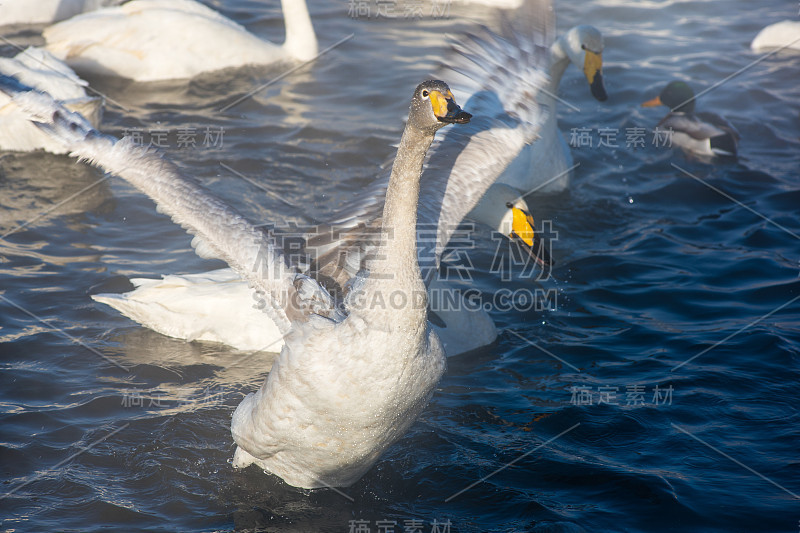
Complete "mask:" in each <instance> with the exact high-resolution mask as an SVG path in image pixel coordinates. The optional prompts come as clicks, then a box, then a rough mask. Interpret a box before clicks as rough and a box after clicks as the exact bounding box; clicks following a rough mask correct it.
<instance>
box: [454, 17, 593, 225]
mask: <svg viewBox="0 0 800 533" xmlns="http://www.w3.org/2000/svg"><path fill="white" fill-rule="evenodd" d="M552 28H554V22H553V21H552V20H547V21H545V22H544V24H543V26H542V28H541V29H540V31H538V32H534V34H533V35H532V36H531V35H525V34H520V32H518V31H517V32H515V31H514V29H513V27H512V26H511V25H508V24H506V25H505V26H504V27H503V30H502V31H501V33H500V35H499V36H496V37H493V38H491V39H489V38H487V37H486V34H489V35H492V34H491V32H489V31H488V30H484V32H483V33H482V34H479V35H478V36H477V37H476V38H473V39H470V40H464V41H463V42H462V43H459V45H458V46H459V48H460V49H461V50H462V57H464V58H466V59H469V60H470V61H472V62H477V63H481V62H487V63H488V62H493V61H498V62H510V61H513V60H514V59H515V55H516V51H515V50H514V47H513V45H512V46H508V45H505V46H503V45H502V44H501V45H498V44H496V43H503V41H506V42H510V43H514V42H518V41H519V40H520V39H524V40H530V39H534V38H535V39H538V38H541V37H540V35H544V36H545V38H546V39H548V41H549V42H547V43H546V44H547V45H549V47H550V52H549V54H550V58H549V67H548V74H549V76H550V82H549V84H548V86H547V87H546V89H545V90H542V91H539V92H538V93H537V99H538V103H539V104H540V105H542V106H543V107H546V108H547V109H548V110H549V113H548V114H547V117H546V120H545V122H544V123H543V124H542V125H541V129H540V132H539V136H540V138H539V139H538V140H537V141H536V142H535V143H532V144H526V145H524V146H523V148H522V149H520V150H518V155H517V157H516V158H515V159H514V161H513V162H512V163H511V164H510V165H509V166H508V167H507V168H506V169H504V171H503V172H501V173H499V175H497V176H496V177H495V179H496V182H497V183H504V184H506V185H508V186H510V187H513V188H514V189H516V190H517V191H519V193H518V194H520V195H528V194H530V193H532V192H534V191H535V192H558V191H562V190H564V189H566V188H567V187H568V186H569V182H570V177H571V176H570V174H571V172H570V169H571V168H572V167H573V160H572V154H571V153H570V150H569V146H568V145H567V143H566V141H565V140H564V137H563V135H562V134H561V132H560V131H559V129H558V115H557V112H556V104H557V100H558V98H557V96H556V95H557V93H558V86H559V84H560V82H561V77H562V76H563V75H564V71H565V70H566V69H567V67H568V66H569V65H570V64H572V65H575V66H576V67H578V68H580V69H581V71H582V72H583V74H584V76H585V77H586V81H587V82H588V83H589V87H590V89H591V93H592V96H594V97H595V98H596V99H597V100H599V101H605V100H606V99H607V94H606V91H605V87H604V84H603V74H602V65H603V60H602V53H603V49H604V43H603V36H602V34H601V33H600V32H599V31H598V30H597V29H596V28H594V27H592V26H576V27H574V28H572V29H570V30H569V31H567V32H566V33H565V34H564V35H562V36H561V37H559V38H558V39H557V40H555V41H554V42H552V37H551V34H552ZM551 43H552V44H551ZM465 67H466V68H465ZM453 68H454V69H455V70H459V71H461V72H466V73H467V78H471V82H472V84H473V85H474V84H476V83H477V84H480V83H482V81H483V80H481V79H480V77H479V76H480V75H482V74H483V73H482V72H481V71H480V70H478V71H477V72H476V71H475V70H474V68H473V69H470V66H469V65H466V66H462V65H461V64H458V63H457V64H454V65H453ZM528 72H532V71H531V70H530V69H529V70H522V71H521V72H519V73H514V72H511V74H510V75H519V76H525V75H526V73H528ZM458 82H459V83H463V84H467V85H469V84H470V80H469V79H467V80H464V79H462V78H458ZM457 96H458V97H459V98H460V99H461V100H462V101H465V102H468V101H469V95H466V98H465V95H463V94H461V93H459V94H458V95H457ZM470 217H471V218H475V219H476V220H479V221H481V220H480V218H479V217H480V213H476V212H473V213H471V214H470Z"/></svg>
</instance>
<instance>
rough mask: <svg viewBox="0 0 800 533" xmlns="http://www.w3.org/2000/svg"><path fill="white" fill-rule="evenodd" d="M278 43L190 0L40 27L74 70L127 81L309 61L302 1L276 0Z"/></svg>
mask: <svg viewBox="0 0 800 533" xmlns="http://www.w3.org/2000/svg"><path fill="white" fill-rule="evenodd" d="M281 6H282V7H283V15H284V19H285V22H286V40H285V41H284V43H283V44H282V45H276V44H273V43H270V42H267V41H264V40H262V39H259V38H258V37H256V36H255V35H253V34H251V33H250V32H248V31H247V30H246V29H245V28H244V27H243V26H241V25H239V24H237V23H236V22H234V21H232V20H230V19H229V18H227V17H224V16H222V15H221V14H219V13H217V12H216V11H214V10H213V9H210V8H208V7H206V6H204V5H203V4H200V3H199V2H196V1H195V0H134V1H132V2H128V3H126V4H123V5H121V6H118V7H109V8H106V9H100V10H97V11H91V12H89V13H84V14H82V15H79V16H77V17H74V18H71V19H69V20H65V21H64V22H60V23H58V24H55V25H53V26H50V27H49V28H47V29H45V31H44V37H45V40H46V41H47V46H46V48H47V50H49V51H50V52H51V53H52V54H53V55H55V56H56V57H58V58H60V59H62V60H63V61H65V62H66V63H67V64H69V65H70V66H71V67H72V68H73V69H75V70H76V71H77V72H80V73H88V74H93V75H112V76H118V77H122V78H130V79H132V80H135V81H158V80H170V79H182V78H192V77H194V76H197V75H198V74H201V73H203V72H212V71H215V70H221V69H224V68H231V67H241V66H245V65H268V64H270V63H275V62H278V61H290V60H296V61H309V60H311V59H314V58H315V57H316V56H317V38H316V36H315V34H314V28H313V26H312V24H311V17H310V16H309V14H308V8H307V7H306V2H305V0H282V1H281Z"/></svg>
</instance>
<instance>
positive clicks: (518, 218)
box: [507, 204, 554, 268]
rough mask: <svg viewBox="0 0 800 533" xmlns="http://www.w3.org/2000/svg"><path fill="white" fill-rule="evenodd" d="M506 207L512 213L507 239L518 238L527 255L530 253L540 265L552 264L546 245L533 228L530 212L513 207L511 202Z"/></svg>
mask: <svg viewBox="0 0 800 533" xmlns="http://www.w3.org/2000/svg"><path fill="white" fill-rule="evenodd" d="M507 207H509V208H510V209H511V212H512V213H513V219H512V221H511V233H510V234H509V235H508V237H509V239H511V240H512V241H513V240H515V239H518V240H519V242H520V244H521V246H522V248H523V249H524V250H525V251H526V252H528V255H530V257H531V258H533V259H534V260H535V261H536V263H537V264H538V265H539V266H540V267H542V268H544V267H549V266H553V264H554V263H553V259H552V257H550V253H549V252H548V251H547V246H545V244H544V242H543V241H542V239H541V238H540V237H539V235H538V234H537V233H536V231H535V230H534V223H533V217H532V216H531V215H530V213H527V212H526V211H524V210H522V209H520V208H518V207H514V206H513V205H511V204H507Z"/></svg>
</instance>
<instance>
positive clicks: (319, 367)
mask: <svg viewBox="0 0 800 533" xmlns="http://www.w3.org/2000/svg"><path fill="white" fill-rule="evenodd" d="M0 90H2V91H4V92H6V93H8V94H12V95H13V100H14V102H15V103H17V104H18V105H19V106H20V107H21V108H23V109H25V110H26V111H27V112H28V113H30V115H31V117H32V119H33V120H36V121H38V122H41V123H42V128H43V129H44V130H45V131H48V132H50V133H52V134H53V135H54V136H55V137H57V138H59V139H60V140H61V141H62V142H63V143H64V144H65V145H67V146H68V147H69V148H70V150H71V151H72V153H74V154H75V155H77V156H79V157H81V158H82V159H84V160H87V161H89V162H91V163H93V164H95V165H97V166H99V167H101V168H104V169H106V170H108V171H110V172H113V173H116V174H118V175H119V176H120V177H122V178H124V179H125V180H127V181H128V182H130V183H131V184H132V185H134V186H135V187H137V188H138V189H140V190H141V191H142V192H144V193H145V194H147V195H148V196H149V197H150V198H152V199H153V200H154V201H155V202H156V204H157V205H158V207H159V209H160V210H161V211H163V212H164V213H166V214H168V215H170V216H171V217H172V219H173V220H174V221H175V222H176V223H178V224H180V225H181V226H182V227H184V228H185V229H186V230H187V231H188V232H189V233H191V234H193V235H194V240H195V241H196V242H202V243H203V245H204V246H205V248H206V250H207V251H209V252H212V253H213V254H214V255H215V256H216V257H219V258H221V259H223V260H225V261H226V262H227V263H228V265H229V266H230V267H231V268H232V269H233V270H234V271H235V272H236V273H237V274H238V275H239V276H241V277H242V278H243V279H245V280H246V281H247V282H248V283H249V284H250V285H251V286H252V287H253V288H254V289H257V290H259V291H261V292H262V293H263V294H264V295H265V297H266V299H267V305H266V306H265V313H266V315H267V316H268V317H269V318H270V319H271V320H272V321H273V322H274V324H275V325H276V326H277V328H278V329H279V331H280V333H281V334H282V335H283V336H284V338H285V345H284V347H283V349H282V350H281V353H280V355H279V356H278V358H277V359H276V360H275V362H274V364H273V366H272V370H271V371H270V373H269V375H268V376H267V378H266V380H265V381H264V384H263V386H262V387H261V388H260V389H259V390H258V391H257V392H256V393H254V394H250V395H248V396H247V397H246V398H245V399H244V400H243V401H242V403H241V404H240V405H239V407H238V408H237V409H236V412H235V413H234V415H233V420H232V424H231V433H232V434H233V438H234V440H235V441H236V443H237V444H238V448H237V450H236V453H235V455H234V460H233V464H234V466H235V467H244V466H247V465H248V464H251V463H255V464H257V465H258V466H260V467H262V468H264V469H266V470H268V471H270V472H272V473H274V474H277V475H278V476H280V477H282V478H283V479H284V480H285V481H286V482H287V483H289V484H291V485H295V486H300V487H308V488H314V487H323V486H347V485H349V484H351V483H353V482H354V481H356V480H357V479H358V478H359V477H361V476H362V475H363V474H364V472H366V470H368V469H369V467H370V466H371V465H372V464H373V463H374V462H375V461H376V460H377V459H378V457H379V456H380V455H381V454H382V453H383V451H384V450H385V449H386V448H387V447H388V446H389V445H390V444H392V443H393V442H394V441H395V440H397V439H398V438H399V437H400V436H401V435H402V434H403V433H405V431H406V430H407V429H408V427H409V426H410V425H411V424H412V423H413V422H414V420H415V419H416V417H417V416H418V414H419V413H420V411H421V410H422V409H423V407H424V406H425V405H426V403H427V402H428V400H429V399H430V396H431V394H432V393H433V388H434V386H435V385H436V383H437V382H438V381H439V379H440V377H441V375H442V373H443V372H444V367H445V357H444V349H443V348H442V345H441V343H440V342H439V339H438V338H437V336H436V334H435V333H433V332H432V331H431V330H430V328H429V326H428V322H427V318H426V316H427V313H426V302H425V296H424V295H425V286H424V284H423V281H422V278H421V276H420V269H419V265H418V264H417V249H416V221H417V201H418V198H419V178H420V175H421V173H422V165H423V163H424V160H425V154H426V152H427V149H428V148H429V147H430V144H431V142H432V141H433V137H434V134H435V132H436V131H437V130H438V129H439V128H441V127H442V126H444V125H445V123H446V122H463V121H465V120H468V118H469V116H468V115H465V114H464V113H462V112H461V110H460V109H459V108H458V107H457V106H455V103H454V101H453V100H452V95H451V93H450V90H449V88H448V87H447V85H445V84H444V83H443V82H439V81H430V82H425V83H423V84H420V85H419V86H418V87H417V89H416V90H415V92H414V96H413V99H412V103H411V110H410V113H409V121H408V124H407V125H406V128H405V130H404V132H403V137H402V139H401V141H400V147H399V148H398V151H397V157H396V158H395V163H394V166H393V169H392V175H391V178H390V180H389V185H388V189H387V193H386V202H385V206H384V211H383V217H382V224H381V231H380V234H379V237H380V238H379V240H380V244H379V248H378V250H377V253H376V254H375V256H374V257H373V258H371V259H370V260H369V261H368V262H367V264H366V266H367V268H368V274H367V275H359V276H356V277H354V278H352V279H351V280H350V282H349V284H348V289H349V290H348V292H347V293H346V295H345V296H344V299H343V300H338V299H336V298H334V296H332V295H331V294H330V293H329V292H328V291H327V290H326V289H325V288H324V287H323V286H322V285H321V284H320V283H319V282H317V281H316V280H315V279H313V278H310V277H308V276H306V275H305V274H302V273H300V272H299V271H298V270H297V268H296V267H295V266H294V265H292V264H291V263H290V262H289V260H288V258H287V257H286V256H285V255H284V253H283V251H282V250H281V249H280V248H279V247H278V246H277V245H276V241H275V238H274V236H273V235H272V234H271V233H270V232H266V231H263V230H261V229H259V228H257V227H255V226H253V225H252V224H251V223H250V222H248V221H247V220H246V219H245V218H244V217H242V216H241V215H239V214H238V213H236V211H235V210H233V209H232V208H231V207H229V206H228V205H226V204H225V203H224V202H222V201H221V200H219V199H218V198H216V197H215V196H213V195H211V194H210V193H209V192H207V191H206V190H204V189H203V188H202V187H200V186H199V185H197V184H196V183H195V182H194V180H192V179H190V178H188V177H186V176H184V175H182V174H181V172H180V170H179V169H178V168H177V167H175V166H174V165H173V164H171V163H170V162H168V161H166V160H165V159H163V158H161V157H160V156H158V155H157V154H155V153H153V152H150V151H148V150H146V149H143V148H141V147H138V146H136V145H135V144H134V143H132V142H130V141H129V140H127V139H123V140H121V141H120V140H117V139H116V138H113V137H110V136H107V135H104V134H102V133H100V132H98V131H96V130H94V129H92V127H91V125H90V124H89V123H88V122H86V121H85V119H83V118H82V117H81V116H80V115H77V114H75V113H70V112H69V111H67V110H66V109H65V108H63V107H62V106H60V105H59V104H58V103H57V102H55V101H54V100H53V99H52V98H50V97H49V96H47V95H45V94H42V93H38V92H35V91H32V90H30V88H29V87H26V86H23V85H20V84H19V83H18V82H17V81H16V80H14V79H12V78H6V77H0ZM254 265H256V268H254ZM393 294H401V295H404V297H405V302H406V304H404V305H391V306H388V307H381V306H377V307H376V306H375V305H374V304H373V302H374V301H375V300H376V299H377V298H378V297H380V298H381V299H382V300H386V301H390V300H391V298H392V295H393ZM414 295H421V299H417V298H415V297H414ZM365 387H366V388H367V389H368V390H369V392H370V393H369V394H365Z"/></svg>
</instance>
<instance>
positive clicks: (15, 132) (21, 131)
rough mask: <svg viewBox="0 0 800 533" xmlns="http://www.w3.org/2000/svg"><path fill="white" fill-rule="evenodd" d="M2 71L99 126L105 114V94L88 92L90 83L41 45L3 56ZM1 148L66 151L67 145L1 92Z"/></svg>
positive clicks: (0, 62)
mask: <svg viewBox="0 0 800 533" xmlns="http://www.w3.org/2000/svg"><path fill="white" fill-rule="evenodd" d="M0 74H3V75H6V76H13V77H14V78H16V79H18V80H19V81H21V82H22V83H24V84H26V85H29V86H31V87H34V88H36V89H39V90H41V91H44V92H46V93H48V94H50V95H51V96H52V97H53V98H55V99H56V100H59V101H60V102H61V103H62V104H64V106H66V107H67V109H70V110H72V111H77V112H78V113H80V114H81V115H83V116H84V117H86V119H87V120H89V122H90V123H91V124H92V126H93V127H95V128H96V127H97V126H98V125H99V124H100V120H101V119H102V116H103V98H102V97H99V96H89V95H87V94H86V88H87V87H88V83H86V82H85V81H84V80H82V79H80V78H79V77H78V76H77V75H76V74H75V72H73V71H72V69H70V68H69V67H68V66H67V65H65V64H64V63H63V62H61V61H59V60H58V59H56V58H55V57H53V56H52V55H51V54H50V53H48V52H47V51H46V50H43V49H41V48H33V47H30V48H27V49H25V50H23V51H22V52H20V53H19V54H17V55H16V56H14V57H13V58H10V57H3V58H0ZM0 150H13V151H18V152H29V151H33V150H45V151H47V152H52V153H54V154H66V153H67V149H66V147H65V146H64V145H63V144H61V143H60V142H58V141H57V140H56V139H54V138H53V137H52V136H51V135H48V134H47V133H45V132H43V131H41V130H40V129H39V128H37V127H36V126H34V125H33V124H31V121H30V120H29V118H28V114H27V113H25V112H24V111H22V110H21V109H19V108H18V107H17V106H16V104H14V103H13V102H12V101H11V99H10V98H9V97H8V96H7V95H5V94H2V93H0Z"/></svg>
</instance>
